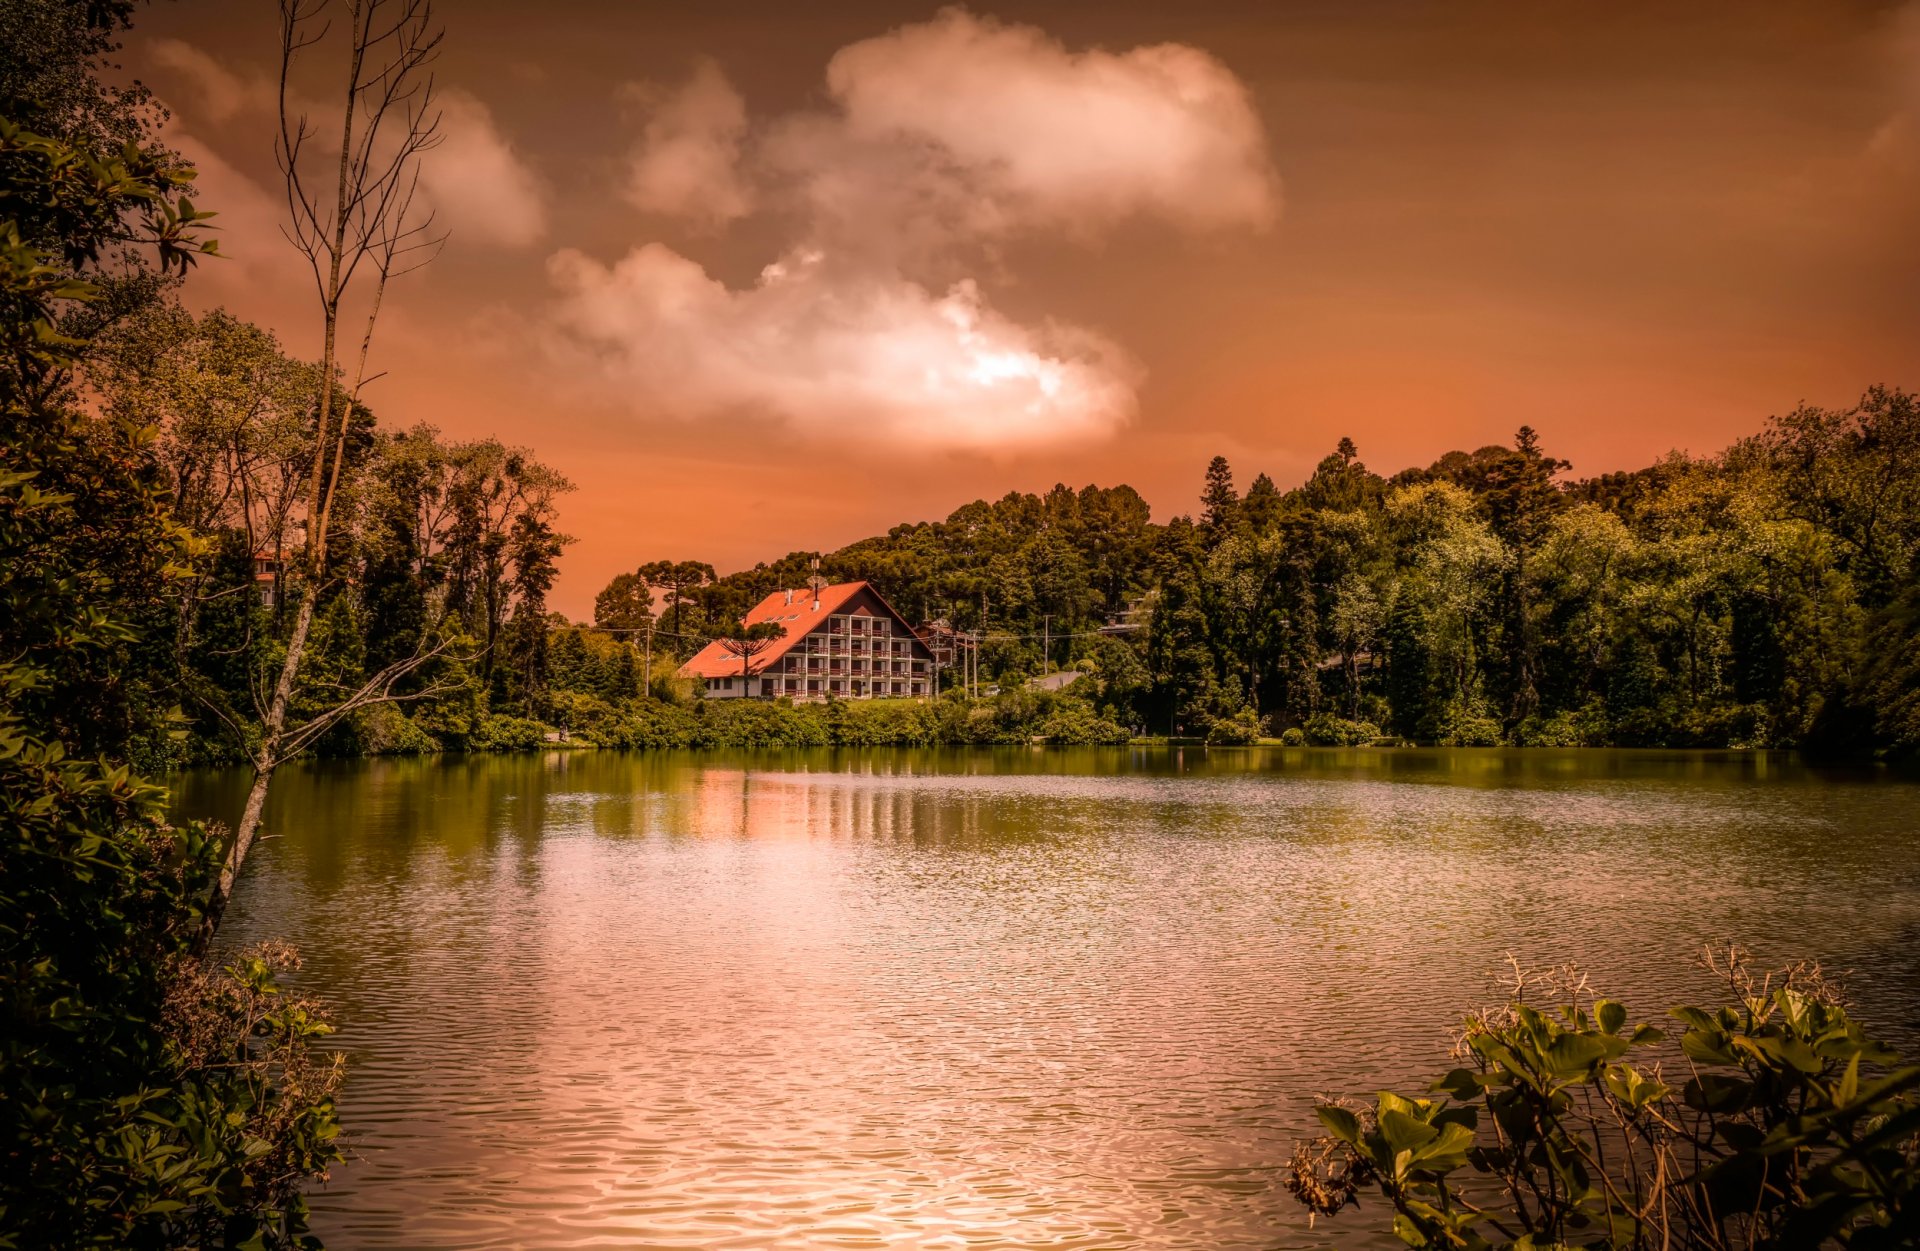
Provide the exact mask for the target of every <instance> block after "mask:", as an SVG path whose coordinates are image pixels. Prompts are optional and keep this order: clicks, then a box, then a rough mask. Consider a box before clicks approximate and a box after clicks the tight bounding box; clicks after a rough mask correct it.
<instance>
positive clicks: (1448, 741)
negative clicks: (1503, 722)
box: [1439, 708, 1500, 747]
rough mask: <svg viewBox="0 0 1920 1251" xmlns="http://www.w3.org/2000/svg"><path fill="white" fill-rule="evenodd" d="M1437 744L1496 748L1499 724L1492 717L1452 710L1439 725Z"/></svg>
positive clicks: (1456, 709)
mask: <svg viewBox="0 0 1920 1251" xmlns="http://www.w3.org/2000/svg"><path fill="white" fill-rule="evenodd" d="M1439 743H1440V746H1442V747H1498V746H1500V723H1499V722H1498V721H1495V720H1494V719H1493V718H1492V717H1487V716H1481V715H1480V714H1478V713H1475V712H1471V711H1469V710H1467V709H1464V708H1454V709H1451V710H1449V711H1448V713H1447V716H1446V719H1445V720H1444V721H1443V722H1442V723H1441V726H1440V734H1439Z"/></svg>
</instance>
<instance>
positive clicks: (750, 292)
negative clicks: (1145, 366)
mask: <svg viewBox="0 0 1920 1251" xmlns="http://www.w3.org/2000/svg"><path fill="white" fill-rule="evenodd" d="M548 268H549V272H550V274H551V275H552V277H553V279H554V281H555V283H556V284H557V285H558V286H559V287H560V289H561V290H562V291H563V293H564V297H563V299H562V301H561V305H560V308H561V310H562V316H563V318H564V321H565V325H566V327H567V328H568V329H569V330H572V331H574V332H577V334H578V335H579V336H580V337H581V339H582V340H584V341H587V342H590V343H592V344H594V345H595V346H596V347H597V348H599V349H600V354H599V361H600V363H601V365H602V367H604V368H605V369H606V370H607V374H608V377H609V378H610V379H611V380H614V381H616V382H618V383H620V384H622V385H625V386H630V387H633V388H635V389H636V390H637V391H639V392H640V393H642V394H645V395H646V396H647V397H648V398H649V400H650V401H651V402H652V403H655V404H661V405H664V406H667V407H670V408H673V409H675V410H678V411H683V412H694V413H705V414H721V413H725V412H730V411H739V412H748V413H754V414H768V413H771V414H776V415H778V416H781V417H784V418H785V419H787V420H788V421H789V422H791V423H792V424H794V425H795V426H796V427H797V428H799V429H800V430H802V431H803V432H805V433H809V434H818V435H838V436H843V437H845V436H851V437H854V438H856V439H857V438H859V437H860V436H862V435H869V434H870V435H875V436H879V437H881V438H884V439H885V440H886V441H887V442H888V443H890V444H894V445H908V446H915V445H917V446H922V447H958V448H970V449H975V450H982V451H991V450H994V449H1001V448H1007V449H1012V448H1025V447H1031V446H1033V445H1035V444H1040V443H1053V442H1059V441H1062V440H1073V439H1082V438H1091V437H1097V436H1099V435H1103V434H1105V433H1107V432H1108V431H1109V430H1111V429H1112V428H1113V427H1114V425H1116V424H1117V423H1119V422H1123V421H1126V420H1128V419H1129V418H1131V417H1132V416H1133V412H1134V393H1133V388H1134V385H1135V383H1136V381H1137V379H1138V376H1139V371H1138V368H1137V367H1136V366H1135V365H1134V364H1133V363H1132V362H1131V360H1130V359H1129V358H1128V357H1127V356H1126V355H1125V354H1124V353H1123V352H1121V351H1120V350H1119V349H1118V348H1116V347H1115V346H1114V345H1113V344H1111V343H1109V342H1107V341H1106V340H1104V339H1101V338H1100V337H1099V336H1097V335H1095V334H1092V333H1091V332H1088V331H1085V330H1078V329H1074V328H1071V327H1046V328H1042V329H1037V330H1036V329H1032V328H1028V327H1024V326H1021V325H1018V324H1016V323H1014V322H1012V321H1010V320H1008V319H1007V318H1005V317H1003V316H1001V315H1000V314H999V313H996V312H995V311H994V310H993V309H991V308H989V307H987V306H986V304H985V303H984V301H983V300H982V299H981V297H980V293H979V289H978V288H977V286H976V285H975V284H974V283H973V282H971V281H962V282H959V283H956V284H955V285H954V286H953V288H952V289H951V290H949V291H948V292H947V293H946V294H945V295H943V296H935V295H933V294H932V293H930V292H928V291H927V290H926V289H925V288H924V287H922V286H920V285H919V284H917V283H913V282H909V281H907V280H905V279H902V278H899V277H897V276H887V275H878V274H849V273H843V272H839V271H837V270H836V269H835V267H834V265H833V264H832V262H831V261H830V260H829V258H827V257H826V256H824V255H823V254H821V253H819V252H816V251H800V252H796V253H793V254H790V255H789V256H787V257H786V258H784V259H783V260H781V261H779V262H776V263H774V264H772V265H769V266H767V268H766V269H765V270H764V271H762V273H761V276H760V280H759V282H757V283H756V284H755V285H753V286H752V287H749V288H747V289H745V290H741V291H730V290H728V289H727V288H726V286H724V285H723V284H721V283H719V282H717V281H715V280H714V279H712V278H710V277H708V276H707V274H706V272H705V271H704V270H702V269H701V268H700V266H699V265H697V264H695V263H694V262H693V261H690V260H688V259H687V258H685V257H683V256H681V255H679V254H678V253H676V252H674V251H673V250H672V249H671V248H667V247H664V246H662V245H661V244H657V243H650V244H647V245H645V246H643V247H640V248H636V249H634V250H633V251H632V252H629V253H628V254H627V255H626V257H625V258H623V259H622V260H620V261H619V262H617V263H616V264H614V265H612V266H611V267H609V266H604V265H601V264H599V263H598V262H596V261H594V260H592V259H590V258H588V257H586V256H584V255H582V254H580V253H579V252H574V251H564V252H561V253H559V254H558V255H556V256H555V257H554V258H553V259H552V261H551V262H550V263H549V267H548Z"/></svg>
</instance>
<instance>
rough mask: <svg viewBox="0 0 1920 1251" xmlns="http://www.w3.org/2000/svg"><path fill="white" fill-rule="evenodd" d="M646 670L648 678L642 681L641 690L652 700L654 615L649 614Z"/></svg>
mask: <svg viewBox="0 0 1920 1251" xmlns="http://www.w3.org/2000/svg"><path fill="white" fill-rule="evenodd" d="M644 669H645V672H646V675H647V676H646V677H645V678H643V679H641V681H642V683H643V685H642V686H641V688H640V693H641V694H642V695H644V696H646V697H647V698H648V699H652V698H653V614H652V613H648V614H647V659H646V662H645V666H644Z"/></svg>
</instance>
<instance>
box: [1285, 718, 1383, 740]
mask: <svg viewBox="0 0 1920 1251" xmlns="http://www.w3.org/2000/svg"><path fill="white" fill-rule="evenodd" d="M1302 733H1303V734H1304V735H1305V736H1306V741H1307V742H1308V743H1310V744H1312V745H1313V746H1315V747H1358V746H1359V745H1360V744H1362V743H1371V742H1372V741H1373V740H1374V739H1376V738H1379V737H1380V727H1379V726H1377V725H1374V724H1373V723H1372V722H1370V721H1348V720H1347V719H1346V718H1344V717H1336V716H1333V715H1332V714H1331V713H1324V712H1323V713H1318V714H1316V715H1314V716H1311V717H1308V718H1307V723H1306V725H1305V726H1304V727H1302Z"/></svg>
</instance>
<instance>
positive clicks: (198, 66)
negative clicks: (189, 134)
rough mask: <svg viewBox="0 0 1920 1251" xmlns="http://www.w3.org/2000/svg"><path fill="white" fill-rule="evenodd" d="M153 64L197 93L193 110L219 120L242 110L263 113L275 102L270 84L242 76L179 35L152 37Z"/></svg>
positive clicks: (234, 115)
mask: <svg viewBox="0 0 1920 1251" xmlns="http://www.w3.org/2000/svg"><path fill="white" fill-rule="evenodd" d="M149 55H151V56H152V58H153V61H154V63H155V64H156V65H160V66H164V67H165V68H166V69H167V70H169V71H171V72H172V73H174V74H177V75H179V76H180V77H181V78H183V79H185V80H186V81H187V83H188V84H189V85H190V86H191V87H192V89H193V91H194V92H195V94H196V95H197V97H198V100H197V107H196V108H195V109H194V113H195V115H196V116H197V117H199V118H200V119H201V120H204V121H208V122H214V123H222V122H230V121H232V120H233V119H234V118H236V117H239V116H241V115H243V114H246V113H257V114H260V115H262V116H264V115H265V114H266V113H267V111H269V110H271V109H273V108H274V107H276V106H275V103H274V101H275V91H274V88H273V84H272V83H270V82H269V81H267V79H266V78H265V77H262V76H259V75H255V76H252V77H247V78H242V77H241V76H240V75H238V74H235V73H234V72H233V71H232V70H229V69H228V68H227V67H226V66H224V65H222V64H220V62H218V61H216V60H214V59H213V57H211V56H209V55H208V54H207V53H205V52H203V51H201V50H200V49H199V48H196V47H194V46H193V45H192V44H190V43H186V42H184V41H182V40H179V39H156V40H155V41H154V43H153V47H152V50H151V52H150V54H149Z"/></svg>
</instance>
